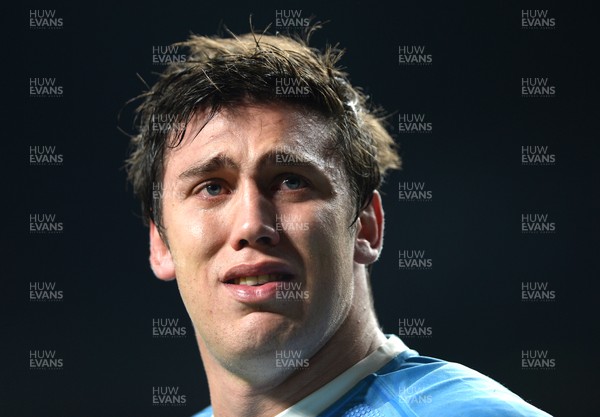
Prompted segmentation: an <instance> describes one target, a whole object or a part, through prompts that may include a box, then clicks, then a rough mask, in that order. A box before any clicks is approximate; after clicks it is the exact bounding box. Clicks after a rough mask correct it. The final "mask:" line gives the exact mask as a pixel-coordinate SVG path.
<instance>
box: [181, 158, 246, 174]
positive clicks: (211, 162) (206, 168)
mask: <svg viewBox="0 0 600 417" xmlns="http://www.w3.org/2000/svg"><path fill="white" fill-rule="evenodd" d="M224 168H227V169H237V168H239V167H238V165H237V164H236V163H235V162H234V161H233V159H231V158H229V157H228V156H226V155H224V154H222V153H220V154H218V155H215V156H213V157H212V158H210V159H208V160H206V161H201V162H198V163H196V164H194V165H192V166H191V167H189V168H188V169H186V170H185V171H183V172H182V173H181V174H179V177H178V178H179V180H187V179H190V178H198V177H202V176H204V175H206V174H209V173H211V172H215V171H218V170H220V169H224Z"/></svg>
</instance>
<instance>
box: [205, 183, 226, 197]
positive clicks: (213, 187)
mask: <svg viewBox="0 0 600 417" xmlns="http://www.w3.org/2000/svg"><path fill="white" fill-rule="evenodd" d="M204 189H205V190H206V192H207V193H208V194H210V195H219V194H221V191H222V190H223V187H221V186H220V185H219V184H208V185H207V186H206V187H205V188H204Z"/></svg>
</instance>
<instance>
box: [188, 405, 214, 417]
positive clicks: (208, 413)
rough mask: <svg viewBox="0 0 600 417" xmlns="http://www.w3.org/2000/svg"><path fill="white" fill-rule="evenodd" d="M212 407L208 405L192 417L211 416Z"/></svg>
mask: <svg viewBox="0 0 600 417" xmlns="http://www.w3.org/2000/svg"><path fill="white" fill-rule="evenodd" d="M212 412H213V411H212V407H211V406H208V407H206V408H205V409H204V410H202V411H200V412H198V413H197V414H194V415H193V416H192V417H211V416H212Z"/></svg>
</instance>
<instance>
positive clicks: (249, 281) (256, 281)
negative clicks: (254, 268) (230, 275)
mask: <svg viewBox="0 0 600 417" xmlns="http://www.w3.org/2000/svg"><path fill="white" fill-rule="evenodd" d="M279 279H281V275H279V274H265V275H258V276H250V277H241V278H236V279H234V280H233V283H234V284H235V285H251V286H252V285H262V284H266V283H267V282H271V281H278V280H279Z"/></svg>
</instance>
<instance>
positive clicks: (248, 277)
mask: <svg viewBox="0 0 600 417" xmlns="http://www.w3.org/2000/svg"><path fill="white" fill-rule="evenodd" d="M294 276H295V274H294V273H293V271H292V268H290V267H289V266H287V265H286V264H284V263H280V262H269V261H267V262H259V263H254V264H240V265H236V266H234V267H233V268H231V269H229V270H228V271H227V272H226V273H225V275H224V276H223V277H222V278H221V279H219V281H221V282H222V283H223V284H225V288H226V289H227V290H228V292H229V293H230V294H231V295H232V296H233V298H234V299H236V300H237V301H239V302H241V303H244V304H248V303H250V304H256V303H264V302H272V301H273V300H276V299H277V291H278V288H279V285H280V283H281V282H282V281H289V280H292V279H293V278H294Z"/></svg>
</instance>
